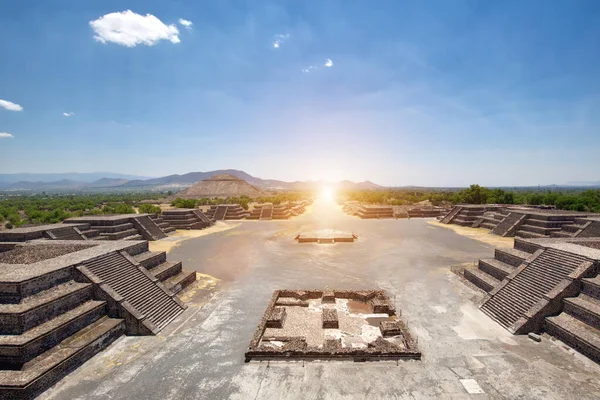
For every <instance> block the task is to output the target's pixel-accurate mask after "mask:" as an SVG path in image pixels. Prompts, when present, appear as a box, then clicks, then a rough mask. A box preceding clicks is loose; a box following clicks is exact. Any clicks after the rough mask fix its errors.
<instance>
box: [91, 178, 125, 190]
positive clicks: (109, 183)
mask: <svg viewBox="0 0 600 400" xmlns="http://www.w3.org/2000/svg"><path fill="white" fill-rule="evenodd" d="M127 182H130V181H128V180H127V179H117V178H114V179H111V178H101V179H98V180H97V181H94V182H92V183H89V184H87V187H91V188H110V187H115V186H122V185H124V184H126V183H127Z"/></svg>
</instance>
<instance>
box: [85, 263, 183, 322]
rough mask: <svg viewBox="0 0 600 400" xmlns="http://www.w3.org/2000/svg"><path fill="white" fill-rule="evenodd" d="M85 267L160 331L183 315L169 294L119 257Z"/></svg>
mask: <svg viewBox="0 0 600 400" xmlns="http://www.w3.org/2000/svg"><path fill="white" fill-rule="evenodd" d="M84 265H85V266H86V267H87V268H88V269H89V270H90V272H92V273H93V274H95V275H96V276H97V277H98V278H100V279H102V280H103V281H104V282H105V283H106V284H107V285H108V286H110V287H111V288H112V289H113V290H114V291H116V292H117V293H118V294H120V295H121V296H123V298H125V299H126V300H127V301H128V302H129V303H130V304H131V305H132V306H133V307H134V308H135V309H136V310H137V311H139V312H140V313H142V314H143V315H145V316H146V317H147V318H148V320H149V321H150V322H152V324H154V326H155V327H157V328H158V329H161V327H163V326H165V325H166V324H167V323H169V322H170V320H171V319H172V317H173V315H175V314H179V313H181V312H183V308H182V307H181V306H180V305H179V303H178V302H176V301H175V300H174V299H172V298H171V296H170V294H169V293H167V292H166V291H165V290H163V289H162V287H160V286H158V285H157V284H156V283H155V282H154V281H153V280H152V279H151V278H150V277H149V276H147V274H145V273H144V272H143V271H142V270H140V269H139V268H138V267H137V266H135V265H133V264H132V263H131V262H129V260H127V259H126V258H125V257H123V256H122V255H121V254H119V253H111V254H108V255H106V256H103V257H100V258H97V259H93V260H90V261H85V262H84ZM194 277H195V276H194Z"/></svg>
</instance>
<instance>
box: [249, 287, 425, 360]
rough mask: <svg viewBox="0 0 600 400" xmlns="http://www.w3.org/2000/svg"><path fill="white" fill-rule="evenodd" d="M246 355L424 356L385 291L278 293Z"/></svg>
mask: <svg viewBox="0 0 600 400" xmlns="http://www.w3.org/2000/svg"><path fill="white" fill-rule="evenodd" d="M245 357H246V362H249V361H251V360H351V361H377V360H398V359H416V360H419V359H421V353H420V352H419V350H418V348H417V342H416V340H414V339H413V337H412V336H411V334H410V332H409V331H408V328H407V326H406V324H405V323H404V322H403V321H402V319H401V318H400V317H399V316H398V313H397V311H396V309H395V307H394V305H393V303H392V302H391V301H390V298H389V297H388V295H387V293H386V292H385V291H383V290H359V291H352V290H276V291H275V292H274V293H273V297H272V298H271V301H270V302H269V305H268V306H267V309H266V311H265V314H264V316H263V318H262V320H261V322H260V324H259V326H258V328H257V330H256V333H255V334H254V337H253V338H252V341H251V342H250V346H249V347H248V351H247V352H246V354H245Z"/></svg>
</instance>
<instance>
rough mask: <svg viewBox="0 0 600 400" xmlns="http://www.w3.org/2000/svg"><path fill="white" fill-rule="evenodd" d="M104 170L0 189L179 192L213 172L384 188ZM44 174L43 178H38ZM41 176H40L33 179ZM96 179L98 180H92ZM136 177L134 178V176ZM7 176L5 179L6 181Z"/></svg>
mask: <svg viewBox="0 0 600 400" xmlns="http://www.w3.org/2000/svg"><path fill="white" fill-rule="evenodd" d="M99 174H103V173H102V172H97V173H96V172H95V173H88V174H85V173H83V174H78V173H68V174H0V190H14V191H18V190H27V191H36V190H37V191H41V190H95V191H98V190H101V189H111V190H172V191H173V192H178V191H181V190H184V189H186V188H188V187H190V186H192V185H193V184H195V183H197V182H200V181H204V180H206V179H208V178H210V177H212V176H214V175H232V176H235V177H236V178H239V179H242V180H244V181H246V182H248V183H249V184H250V185H253V186H256V187H257V188H259V189H261V190H267V191H274V190H313V189H317V188H319V187H321V186H323V185H333V186H338V187H340V188H344V189H372V190H376V189H381V188H382V187H381V186H379V185H377V184H375V183H373V182H370V181H365V182H359V183H354V182H351V181H342V182H337V183H336V182H324V181H308V182H300V181H295V182H285V181H279V180H276V179H261V178H257V177H254V176H252V175H250V174H248V173H246V172H244V171H239V170H236V169H224V170H216V171H207V172H190V173H187V174H183V175H178V174H175V175H168V176H163V177H160V178H144V177H139V176H132V175H123V174H115V173H109V172H107V173H106V176H100V177H97V176H98V175H99ZM15 176H27V177H31V179H23V180H20V181H14V182H13V179H14V177H15ZM55 176H75V177H77V178H78V179H66V178H64V179H58V180H55V181H48V180H47V179H49V177H55ZM40 177H43V178H44V179H39V178H40ZM34 178H38V179H34ZM92 178H96V179H92ZM131 178H133V179H131ZM3 179H4V180H3Z"/></svg>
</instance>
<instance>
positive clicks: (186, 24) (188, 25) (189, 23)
mask: <svg viewBox="0 0 600 400" xmlns="http://www.w3.org/2000/svg"><path fill="white" fill-rule="evenodd" d="M177 22H179V25H182V26H183V27H185V29H192V25H194V24H193V23H192V21H188V20H187V19H183V18H179V21H177Z"/></svg>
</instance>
